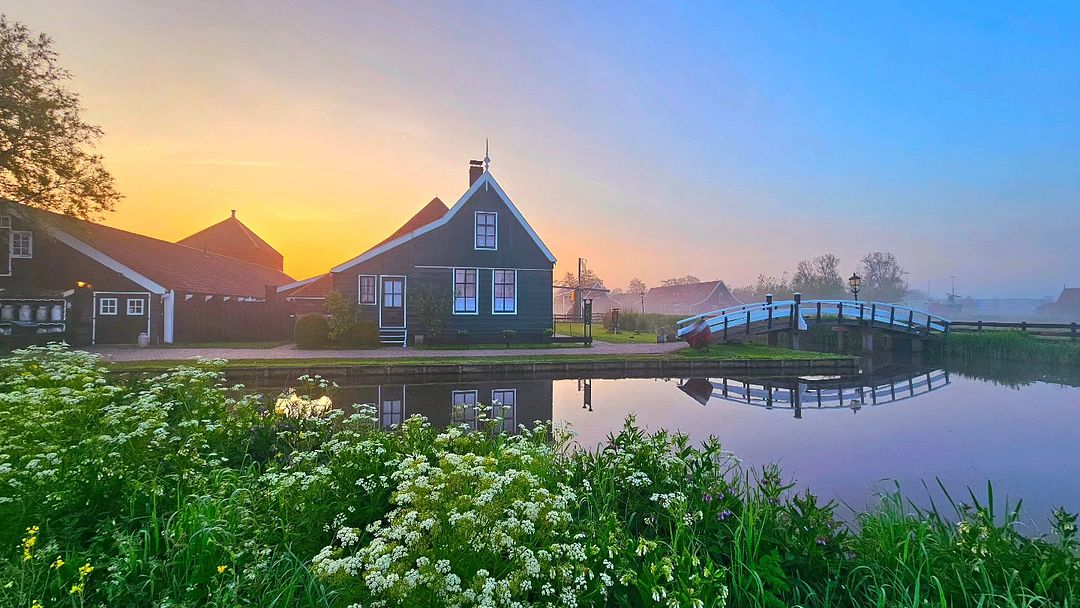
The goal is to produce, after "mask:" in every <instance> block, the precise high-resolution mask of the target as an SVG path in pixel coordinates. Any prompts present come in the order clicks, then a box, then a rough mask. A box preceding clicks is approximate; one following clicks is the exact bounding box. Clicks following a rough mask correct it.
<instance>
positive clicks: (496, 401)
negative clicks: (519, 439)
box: [491, 388, 517, 433]
mask: <svg viewBox="0 0 1080 608" xmlns="http://www.w3.org/2000/svg"><path fill="white" fill-rule="evenodd" d="M491 417H492V418H502V430H503V431H505V432H506V433H513V432H514V431H516V430H517V389H515V388H503V389H496V390H493V391H491Z"/></svg>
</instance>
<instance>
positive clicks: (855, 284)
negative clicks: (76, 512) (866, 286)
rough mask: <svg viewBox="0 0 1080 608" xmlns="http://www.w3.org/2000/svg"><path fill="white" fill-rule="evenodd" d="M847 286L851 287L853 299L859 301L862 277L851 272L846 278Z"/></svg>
mask: <svg viewBox="0 0 1080 608" xmlns="http://www.w3.org/2000/svg"><path fill="white" fill-rule="evenodd" d="M847 282H848V286H849V287H850V288H851V293H852V294H853V295H854V296H855V301H856V302H858V301H859V287H862V277H860V276H859V275H857V274H855V273H854V272H853V273H851V277H850V278H848V280H847Z"/></svg>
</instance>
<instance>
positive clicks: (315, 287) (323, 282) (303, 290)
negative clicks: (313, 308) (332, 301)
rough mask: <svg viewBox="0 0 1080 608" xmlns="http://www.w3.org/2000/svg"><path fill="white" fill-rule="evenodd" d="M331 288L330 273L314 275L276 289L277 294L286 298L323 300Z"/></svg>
mask: <svg viewBox="0 0 1080 608" xmlns="http://www.w3.org/2000/svg"><path fill="white" fill-rule="evenodd" d="M332 286H333V279H332V278H331V275H330V273H325V274H320V275H315V276H313V277H310V278H307V279H304V280H302V281H297V282H295V283H288V284H286V285H281V286H280V287H278V289H277V291H278V293H279V294H281V295H283V296H284V297H286V298H325V297H326V295H327V294H329V293H330V288H331V287H332Z"/></svg>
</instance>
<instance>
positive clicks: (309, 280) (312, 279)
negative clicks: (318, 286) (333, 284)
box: [275, 273, 326, 293]
mask: <svg viewBox="0 0 1080 608" xmlns="http://www.w3.org/2000/svg"><path fill="white" fill-rule="evenodd" d="M325 276H326V274H325V273H323V274H317V275H315V276H313V277H309V278H307V279H303V280H301V281H293V282H292V283H286V284H284V285H278V286H277V287H276V288H275V289H277V293H281V292H283V291H289V290H290V289H296V288H297V287H303V286H304V285H310V284H311V283H314V282H315V281H318V280H319V279H321V278H323V277H325Z"/></svg>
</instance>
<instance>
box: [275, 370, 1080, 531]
mask: <svg viewBox="0 0 1080 608" xmlns="http://www.w3.org/2000/svg"><path fill="white" fill-rule="evenodd" d="M1078 386H1080V382H1077V381H1076V380H1071V379H1068V378H1048V377H1044V376H1043V375H1042V374H1040V373H1039V372H1038V371H1037V370H1034V369H1032V370H1029V371H1028V372H1026V373H1025V372H1024V370H1022V369H1020V370H1018V367H1017V366H1016V365H1010V366H1008V368H1007V371H1006V370H994V369H989V370H988V369H967V368H963V367H961V368H957V367H955V366H949V365H938V366H933V365H912V364H910V363H900V364H893V363H888V364H886V365H874V364H873V362H866V363H864V372H863V373H861V374H858V375H852V376H842V377H840V376H831V377H830V376H826V377H815V376H803V377H797V376H796V377H769V378H746V377H730V378H723V377H711V378H646V379H642V378H627V379H587V378H582V379H554V380H552V379H536V378H513V377H507V378H503V379H500V380H496V381H491V380H470V379H462V380H455V381H438V382H414V383H408V382H406V383H383V384H379V385H374V384H373V385H368V386H354V387H342V388H340V389H338V390H337V392H336V394H335V395H334V402H335V403H336V404H338V405H342V406H345V407H347V404H353V403H374V404H376V405H377V406H378V408H379V412H380V418H381V420H382V423H383V424H385V425H386V426H392V425H394V424H400V422H401V421H402V420H404V419H405V418H407V417H409V416H412V415H414V414H421V415H423V416H426V417H427V418H428V419H430V420H431V421H432V422H433V423H435V424H438V425H446V424H449V423H465V424H474V421H475V419H476V414H477V411H480V410H483V408H484V407H485V405H486V404H490V403H492V402H499V403H501V404H503V406H504V412H505V416H504V418H505V427H506V428H507V429H508V430H509V429H513V428H516V427H517V425H518V424H530V425H531V423H532V422H533V421H536V420H543V421H549V420H550V421H553V422H554V424H555V426H556V428H568V429H570V430H572V431H573V432H574V433H576V437H575V439H574V441H575V443H576V445H577V446H580V447H582V448H586V449H591V448H595V447H596V446H597V445H600V444H603V443H605V442H606V438H607V436H608V434H609V433H612V432H617V431H618V429H619V428H620V427H621V426H622V425H623V421H624V420H625V419H626V418H627V417H628V416H631V415H633V416H634V417H635V418H636V420H637V422H638V424H639V425H640V426H642V427H643V428H646V429H650V430H656V429H661V428H663V429H668V430H677V431H682V432H685V433H687V434H689V435H690V437H691V438H692V440H693V441H694V442H700V441H703V440H705V439H707V438H708V437H709V436H715V437H716V438H718V439H719V440H720V442H721V444H722V445H723V447H724V448H725V449H726V450H728V451H730V452H732V453H733V454H734V455H735V456H736V457H738V458H739V459H740V460H741V461H742V462H743V463H744V464H745V465H746V466H747V467H752V468H757V469H760V467H761V466H763V465H766V464H770V463H777V464H779V465H780V466H781V467H782V469H783V471H784V474H785V476H786V477H787V478H788V479H789V480H791V481H792V482H794V483H796V485H797V487H799V488H810V489H812V490H813V492H814V493H815V494H817V495H818V496H821V497H823V498H828V499H835V500H838V501H841V503H842V504H846V505H849V506H851V507H852V508H855V509H860V510H861V509H863V508H865V507H867V506H870V505H872V504H873V502H874V501H875V496H876V495H877V494H878V493H879V492H881V491H887V490H891V489H893V488H895V485H896V484H899V485H900V487H901V488H902V490H903V491H904V493H905V495H907V496H908V497H909V498H911V499H912V500H914V501H915V502H916V503H917V504H922V505H926V504H928V500H927V498H928V496H931V495H932V496H933V498H934V500H935V501H940V500H941V498H942V496H941V492H940V490H938V489H937V480H941V482H942V483H943V484H944V485H945V486H946V487H947V488H948V489H949V491H950V492H951V493H952V494H953V496H954V497H956V498H958V499H963V500H969V499H968V496H967V488H971V489H972V490H973V491H974V493H975V495H976V496H977V497H979V498H980V499H981V498H983V497H985V495H986V482H987V480H992V482H993V484H994V493H995V500H996V501H997V502H998V505H999V509H1000V506H1001V504H1002V502H1003V499H1005V498H1006V497H1008V498H1010V499H1011V500H1013V501H1015V499H1017V498H1023V499H1024V514H1025V516H1024V518H1023V521H1024V522H1025V524H1026V525H1028V526H1030V528H1029V532H1033V533H1034V532H1038V531H1046V530H1048V529H1049V526H1048V524H1047V522H1046V517H1047V516H1048V515H1049V513H1050V511H1051V509H1053V508H1055V507H1057V506H1064V507H1065V508H1066V509H1068V510H1070V511H1080V471H1078V469H1077V462H1080V388H1077V387H1078ZM264 391H265V392H268V393H272V392H273V391H271V390H270V387H266V388H265V389H264ZM924 482H925V484H926V486H929V494H928V489H927V487H925V486H924ZM940 504H941V503H940V502H939V505H940ZM845 510H846V508H845V507H844V506H841V509H840V514H841V515H844V511H845Z"/></svg>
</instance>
